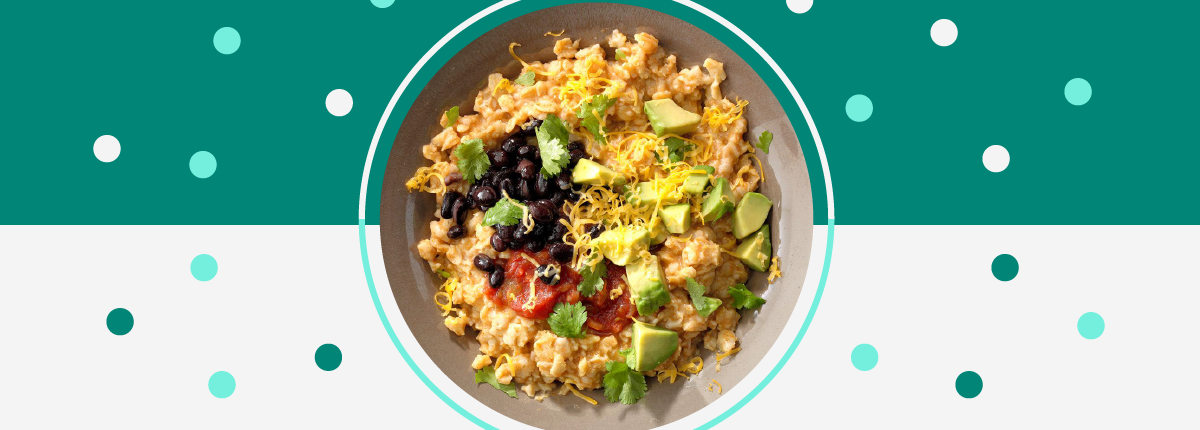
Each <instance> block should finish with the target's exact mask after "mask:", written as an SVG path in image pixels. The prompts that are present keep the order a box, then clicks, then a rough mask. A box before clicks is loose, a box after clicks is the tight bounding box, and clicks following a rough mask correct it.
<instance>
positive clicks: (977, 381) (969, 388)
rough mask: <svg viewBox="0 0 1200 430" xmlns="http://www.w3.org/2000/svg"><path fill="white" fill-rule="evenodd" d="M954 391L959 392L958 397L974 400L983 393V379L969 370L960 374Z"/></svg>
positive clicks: (955, 381)
mask: <svg viewBox="0 0 1200 430" xmlns="http://www.w3.org/2000/svg"><path fill="white" fill-rule="evenodd" d="M954 390H955V391H958V395H960V396H963V398H966V399H974V398H975V397H976V396H978V395H979V393H981V392H983V378H980V377H979V374H978V373H975V372H972V371H969V370H968V371H966V372H963V373H960V374H958V379H955V380H954Z"/></svg>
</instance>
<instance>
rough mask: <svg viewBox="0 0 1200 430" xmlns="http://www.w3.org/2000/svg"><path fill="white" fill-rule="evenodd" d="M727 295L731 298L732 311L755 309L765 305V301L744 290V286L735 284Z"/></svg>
mask: <svg viewBox="0 0 1200 430" xmlns="http://www.w3.org/2000/svg"><path fill="white" fill-rule="evenodd" d="M729 295H730V296H732V297H733V307H734V309H757V308H758V307H759V306H762V305H763V303H766V302H767V300H766V299H763V298H762V297H759V296H756V295H754V293H753V292H751V291H750V290H747V289H746V284H737V285H734V286H733V287H732V288H730V289H729Z"/></svg>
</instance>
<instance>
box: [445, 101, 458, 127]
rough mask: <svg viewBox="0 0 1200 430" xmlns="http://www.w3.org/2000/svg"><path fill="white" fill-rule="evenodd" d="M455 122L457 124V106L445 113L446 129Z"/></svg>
mask: <svg viewBox="0 0 1200 430" xmlns="http://www.w3.org/2000/svg"><path fill="white" fill-rule="evenodd" d="M456 122H458V106H455V107H452V108H450V110H448V111H446V127H453V126H454V123H456Z"/></svg>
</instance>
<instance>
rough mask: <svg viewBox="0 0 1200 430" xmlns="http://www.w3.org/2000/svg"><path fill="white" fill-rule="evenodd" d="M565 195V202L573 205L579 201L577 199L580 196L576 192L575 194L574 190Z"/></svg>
mask: <svg viewBox="0 0 1200 430" xmlns="http://www.w3.org/2000/svg"><path fill="white" fill-rule="evenodd" d="M566 193H567V201H568V202H571V203H575V202H577V201H579V198H580V197H581V195H580V194H579V193H578V192H575V191H574V190H572V191H567V192H566Z"/></svg>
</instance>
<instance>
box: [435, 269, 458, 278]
mask: <svg viewBox="0 0 1200 430" xmlns="http://www.w3.org/2000/svg"><path fill="white" fill-rule="evenodd" d="M437 274H438V276H441V277H443V278H446V279H450V278H451V277H453V276H454V275H452V274H450V272H447V271H445V270H439V271H437Z"/></svg>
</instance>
